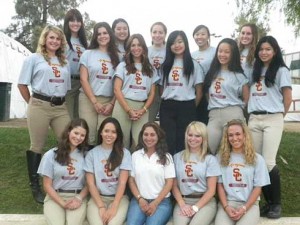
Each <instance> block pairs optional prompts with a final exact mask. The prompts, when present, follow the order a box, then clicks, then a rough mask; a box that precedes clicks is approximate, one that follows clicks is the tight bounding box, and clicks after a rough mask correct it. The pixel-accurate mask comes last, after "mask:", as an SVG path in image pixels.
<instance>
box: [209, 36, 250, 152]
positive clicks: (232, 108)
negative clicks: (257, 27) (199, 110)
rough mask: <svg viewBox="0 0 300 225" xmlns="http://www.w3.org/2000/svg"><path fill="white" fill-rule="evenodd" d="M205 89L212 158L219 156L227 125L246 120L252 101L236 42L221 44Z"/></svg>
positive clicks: (229, 41)
mask: <svg viewBox="0 0 300 225" xmlns="http://www.w3.org/2000/svg"><path fill="white" fill-rule="evenodd" d="M204 88H205V93H208V110H210V112H209V121H208V125H207V132H208V145H209V148H210V150H211V152H212V154H216V153H217V149H218V147H219V144H220V141H221V138H222V129H223V126H224V124H225V123H227V122H228V121H230V120H232V119H241V120H243V119H244V113H243V109H244V107H245V105H247V102H248V97H249V87H248V80H247V78H246V76H245V74H244V73H243V69H242V67H241V63H240V54H239V50H238V47H237V44H236V42H235V41H234V40H232V39H230V38H225V39H223V40H222V41H221V42H220V43H219V45H218V47H217V51H216V55H215V57H214V59H213V61H212V63H211V66H210V68H209V70H208V72H207V75H206V77H205V81H204Z"/></svg>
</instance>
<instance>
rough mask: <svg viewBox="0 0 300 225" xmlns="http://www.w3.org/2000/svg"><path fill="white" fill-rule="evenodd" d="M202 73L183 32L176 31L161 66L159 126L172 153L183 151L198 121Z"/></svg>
mask: <svg viewBox="0 0 300 225" xmlns="http://www.w3.org/2000/svg"><path fill="white" fill-rule="evenodd" d="M203 80H204V75H203V72H202V70H201V68H200V66H199V64H198V63H197V62H196V61H195V60H193V59H192V56H191V53H190V50H189V43H188V39H187V37H186V34H185V33H184V32H183V31H173V32H172V33H171V34H170V35H169V37H168V40H167V46H166V60H165V62H164V63H163V64H162V77H161V83H160V84H161V85H162V87H161V89H162V90H161V92H162V95H161V98H162V102H161V106H160V113H159V114H160V125H161V127H162V128H163V130H164V131H165V132H166V135H167V143H168V147H169V152H170V153H171V154H172V155H174V154H175V153H176V152H179V151H181V150H182V149H184V132H185V128H186V127H187V125H188V124H189V123H190V122H191V121H194V120H195V119H196V107H197V106H198V104H199V102H200V100H201V98H202V83H203Z"/></svg>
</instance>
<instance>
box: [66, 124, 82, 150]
mask: <svg viewBox="0 0 300 225" xmlns="http://www.w3.org/2000/svg"><path fill="white" fill-rule="evenodd" d="M85 136H86V129H84V128H83V127H80V126H78V127H74V128H73V129H72V130H71V131H70V132H69V142H70V146H71V149H75V148H76V147H77V146H78V145H80V144H81V143H82V142H83V141H84V139H85Z"/></svg>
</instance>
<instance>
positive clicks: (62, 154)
mask: <svg viewBox="0 0 300 225" xmlns="http://www.w3.org/2000/svg"><path fill="white" fill-rule="evenodd" d="M76 127H82V128H83V129H85V130H86V135H85V138H84V140H83V142H82V143H81V144H80V145H78V146H77V148H78V149H79V150H80V151H81V152H82V153H83V154H84V153H85V151H87V149H88V136H89V127H88V125H87V122H86V121H85V120H84V119H80V118H79V119H73V120H72V121H70V122H69V123H68V125H67V126H66V128H65V130H64V131H63V133H62V136H61V139H60V140H59V142H58V147H57V150H56V158H55V160H56V161H57V162H58V163H59V164H61V165H66V164H68V163H69V162H70V160H71V159H70V150H71V145H70V140H69V134H70V132H71V130H73V129H74V128H76Z"/></svg>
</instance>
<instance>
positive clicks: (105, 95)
mask: <svg viewBox="0 0 300 225" xmlns="http://www.w3.org/2000/svg"><path fill="white" fill-rule="evenodd" d="M118 63H119V58H118V52H117V48H116V46H115V38H114V35H113V31H112V29H111V28H110V26H109V24H108V23H106V22H100V23H97V24H96V25H95V26H94V33H93V37H92V40H91V44H90V46H89V50H87V51H85V52H84V53H83V55H82V56H81V58H80V82H81V85H82V89H81V92H80V95H79V116H80V117H81V118H84V119H85V120H86V121H87V123H88V125H89V128H90V135H89V143H90V144H91V145H94V144H95V143H96V136H97V130H98V128H99V127H100V124H101V123H102V121H103V120H104V119H105V118H107V117H109V116H111V114H112V110H113V107H114V104H115V98H114V97H113V77H114V74H115V68H116V67H117V65H118Z"/></svg>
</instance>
